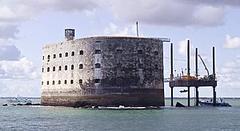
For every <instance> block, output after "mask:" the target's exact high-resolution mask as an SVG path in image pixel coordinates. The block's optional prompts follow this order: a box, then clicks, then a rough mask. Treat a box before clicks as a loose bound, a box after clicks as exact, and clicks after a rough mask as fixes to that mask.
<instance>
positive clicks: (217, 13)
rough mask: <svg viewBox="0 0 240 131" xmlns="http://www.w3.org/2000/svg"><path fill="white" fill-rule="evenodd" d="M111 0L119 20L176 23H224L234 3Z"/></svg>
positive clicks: (210, 24) (164, 23) (185, 24)
mask: <svg viewBox="0 0 240 131" xmlns="http://www.w3.org/2000/svg"><path fill="white" fill-rule="evenodd" d="M109 3H110V5H111V6H110V7H111V10H112V12H113V14H114V16H116V18H118V19H120V20H124V21H128V22H134V21H140V22H141V23H146V24H155V25H174V26H217V25H221V24H223V20H224V10H225V6H232V5H233V3H231V2H227V1H225V2H218V3H219V4H214V3H213V2H206V1H201V2H199V1H189V0H183V1H179V0H167V1H166V0H148V1H146V0H131V1H129V0H123V1H119V0H112V1H110V2H109ZM237 3H239V2H237ZM220 5H221V6H220ZM123 7H124V8H123Z"/></svg>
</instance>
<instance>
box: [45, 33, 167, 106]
mask: <svg viewBox="0 0 240 131" xmlns="http://www.w3.org/2000/svg"><path fill="white" fill-rule="evenodd" d="M42 62H43V65H42V99H41V101H42V104H43V105H65V106H76V104H77V106H82V105H84V104H89V105H105V106H108V105H109V106H110V105H129V106H144V105H164V88H163V78H164V77H163V43H162V41H161V40H160V39H154V38H139V37H90V38H83V39H76V40H69V41H65V42H61V43H57V44H52V45H46V46H44V47H43V59H42Z"/></svg>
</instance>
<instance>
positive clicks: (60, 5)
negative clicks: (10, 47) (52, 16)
mask: <svg viewBox="0 0 240 131" xmlns="http://www.w3.org/2000/svg"><path fill="white" fill-rule="evenodd" d="M96 7H97V2H95V1H94V0H71V1H66V0H34V1H33V0H21V1H19V0H11V1H1V0H0V39H11V38H12V39H14V38H16V37H15V36H16V34H17V33H18V32H19V31H18V26H19V25H20V24H21V23H22V22H24V21H27V20H31V19H32V18H34V17H36V16H38V15H39V14H40V13H44V12H47V11H62V12H82V11H88V13H89V11H91V10H93V9H95V8H96Z"/></svg>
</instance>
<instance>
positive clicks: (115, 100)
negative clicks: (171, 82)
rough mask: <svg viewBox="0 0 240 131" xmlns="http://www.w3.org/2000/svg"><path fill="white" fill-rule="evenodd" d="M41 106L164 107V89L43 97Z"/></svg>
mask: <svg viewBox="0 0 240 131" xmlns="http://www.w3.org/2000/svg"><path fill="white" fill-rule="evenodd" d="M65 94H66V93H65ZM41 104H42V105H46V106H49V105H50V106H70V107H91V106H121V105H122V106H130V107H148V106H164V90H163V89H141V91H139V89H138V91H136V92H134V91H131V92H129V93H126V92H125V93H118V94H117V93H115V94H98V95H87V96H76V95H74V96H71V95H69V96H61V94H57V95H56V94H55V95H54V94H53V95H52V96H42V97H41Z"/></svg>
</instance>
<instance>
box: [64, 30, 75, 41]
mask: <svg viewBox="0 0 240 131" xmlns="http://www.w3.org/2000/svg"><path fill="white" fill-rule="evenodd" d="M74 37H75V29H65V39H66V40H67V41H69V40H74Z"/></svg>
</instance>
